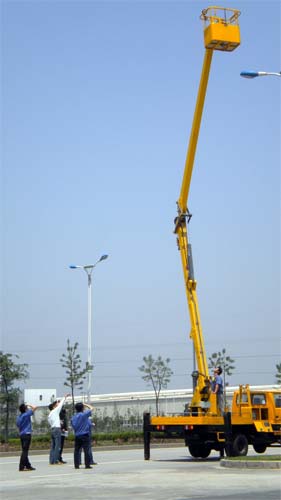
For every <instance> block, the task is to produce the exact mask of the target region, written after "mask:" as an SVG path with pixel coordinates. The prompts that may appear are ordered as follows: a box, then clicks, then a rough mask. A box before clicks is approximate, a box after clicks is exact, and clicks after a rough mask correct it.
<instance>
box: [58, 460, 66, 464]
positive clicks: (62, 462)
mask: <svg viewBox="0 0 281 500" xmlns="http://www.w3.org/2000/svg"><path fill="white" fill-rule="evenodd" d="M59 464H67V462H65V460H59Z"/></svg>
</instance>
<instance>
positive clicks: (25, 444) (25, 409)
mask: <svg viewBox="0 0 281 500" xmlns="http://www.w3.org/2000/svg"><path fill="white" fill-rule="evenodd" d="M35 410H36V406H32V405H28V404H25V403H22V404H21V405H20V406H19V411H20V414H19V415H18V417H17V420H16V423H17V427H18V429H19V433H20V440H21V448H22V453H21V457H20V464H19V470H20V471H32V470H35V468H34V467H32V465H31V463H30V462H29V459H28V450H29V447H30V443H31V433H32V424H31V416H32V415H33V412H34V411H35Z"/></svg>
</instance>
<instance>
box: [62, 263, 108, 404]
mask: <svg viewBox="0 0 281 500" xmlns="http://www.w3.org/2000/svg"><path fill="white" fill-rule="evenodd" d="M107 257H108V255H102V256H101V257H100V258H99V259H98V260H97V262H95V264H87V265H85V266H76V265H70V266H69V268H70V269H84V271H85V272H86V274H87V276H88V359H87V360H88V365H89V366H90V367H91V365H92V272H93V269H94V267H96V265H97V264H98V263H99V262H101V261H102V260H105V259H107ZM91 377H92V370H91V369H90V370H89V371H88V387H87V400H88V403H90V401H91Z"/></svg>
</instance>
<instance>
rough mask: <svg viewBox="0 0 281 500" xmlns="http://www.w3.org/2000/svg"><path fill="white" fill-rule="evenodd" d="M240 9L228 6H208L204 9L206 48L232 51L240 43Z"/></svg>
mask: <svg viewBox="0 0 281 500" xmlns="http://www.w3.org/2000/svg"><path fill="white" fill-rule="evenodd" d="M239 16H240V11H239V10H236V9H229V8H226V7H208V8H207V9H204V10H203V11H202V14H201V16H200V19H202V20H203V21H204V25H205V27H204V42H205V48H206V49H212V50H224V51H228V52H231V51H232V50H234V49H236V47H238V45H240V29H239V24H238V17H239Z"/></svg>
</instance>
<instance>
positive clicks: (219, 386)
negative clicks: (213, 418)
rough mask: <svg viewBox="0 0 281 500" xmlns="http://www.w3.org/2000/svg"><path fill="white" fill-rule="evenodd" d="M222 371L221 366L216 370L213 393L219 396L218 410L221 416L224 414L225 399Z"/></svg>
mask: <svg viewBox="0 0 281 500" xmlns="http://www.w3.org/2000/svg"><path fill="white" fill-rule="evenodd" d="M221 374H222V369H221V367H220V366H216V367H215V368H214V384H213V385H214V387H213V393H214V394H216V395H217V408H218V410H219V411H220V414H221V415H223V412H224V397H223V380H222V377H221Z"/></svg>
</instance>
